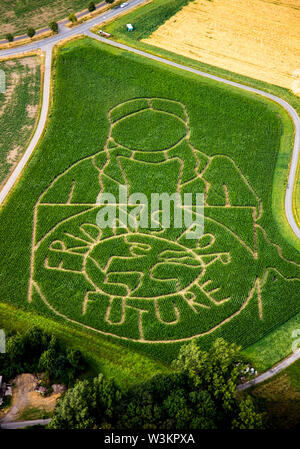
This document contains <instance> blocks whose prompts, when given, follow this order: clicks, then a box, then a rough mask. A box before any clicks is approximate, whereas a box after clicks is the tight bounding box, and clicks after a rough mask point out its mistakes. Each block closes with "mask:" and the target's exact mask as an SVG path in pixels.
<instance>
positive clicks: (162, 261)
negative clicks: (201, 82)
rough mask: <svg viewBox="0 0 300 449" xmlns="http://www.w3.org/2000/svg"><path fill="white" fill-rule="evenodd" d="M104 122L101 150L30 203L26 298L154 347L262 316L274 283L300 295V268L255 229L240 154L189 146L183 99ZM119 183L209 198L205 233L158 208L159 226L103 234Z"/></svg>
mask: <svg viewBox="0 0 300 449" xmlns="http://www.w3.org/2000/svg"><path fill="white" fill-rule="evenodd" d="M107 120H108V122H109V131H108V134H107V138H106V141H105V144H104V146H103V148H101V149H99V151H97V152H96V153H95V154H93V155H91V156H87V157H83V158H81V159H79V160H77V161H76V162H75V163H74V164H72V165H71V166H69V167H68V168H67V169H66V170H64V171H62V172H60V173H59V174H58V175H57V176H56V177H54V179H53V180H52V181H51V183H50V184H49V185H48V186H47V187H46V189H45V190H43V192H42V193H41V194H40V196H39V198H38V200H37V202H36V204H35V206H34V212H33V232H32V248H31V262H30V265H31V267H30V281H29V291H28V301H29V303H31V302H32V300H33V296H34V295H38V296H39V297H40V299H41V300H42V301H43V303H44V304H45V305H46V306H47V308H49V309H50V310H51V311H52V312H53V313H54V314H56V315H58V316H59V317H61V318H63V319H65V320H67V321H69V322H73V323H78V324H80V325H81V326H84V327H86V328H87V329H92V330H93V331H96V332H99V333H101V334H104V335H110V336H113V337H117V338H118V339H122V340H130V341H134V342H141V343H148V344H151V343H172V342H181V341H186V340H189V339H191V338H194V337H203V336H205V335H208V334H212V333H213V332H214V331H216V330H217V329H219V330H220V329H222V326H223V325H224V324H226V323H229V322H230V321H231V320H232V319H233V318H235V317H238V316H239V314H240V313H241V312H242V311H244V310H246V309H247V308H248V307H250V304H251V307H252V309H253V307H254V308H255V310H256V312H255V313H256V315H257V318H258V320H259V321H261V322H263V321H264V319H265V313H266V312H265V310H264V298H265V296H266V295H267V294H268V290H269V289H270V288H272V286H274V285H276V282H277V283H281V284H282V283H283V284H289V285H290V287H291V288H292V289H294V288H295V289H298V291H299V286H300V266H299V265H298V264H297V263H296V262H293V261H289V260H287V258H285V257H284V256H283V254H282V251H281V248H280V246H279V245H277V244H276V243H275V242H272V241H271V239H270V238H269V237H268V235H267V232H266V230H265V229H264V227H263V226H262V225H261V224H260V221H261V218H262V216H263V214H264V203H263V201H262V199H261V198H260V197H259V195H258V194H257V192H256V190H255V188H254V187H253V186H252V185H251V183H250V182H249V181H248V180H247V178H246V176H245V175H244V174H243V172H242V170H241V169H240V168H239V166H238V164H237V163H236V161H235V160H234V158H232V157H229V156H228V155H225V154H224V155H223V154H218V155H210V154H209V152H206V151H205V148H203V147H196V146H195V145H194V144H193V143H192V141H191V132H192V130H191V125H190V118H189V113H188V110H187V107H186V105H185V104H184V103H183V102H181V101H177V100H176V101H175V100H172V99H169V98H168V99H167V98H163V97H152V96H151V97H148V96H145V97H134V98H130V97H129V98H128V99H127V100H125V101H122V102H121V103H117V104H115V105H114V106H113V107H111V108H110V109H108V110H107ZM124 185H125V186H127V189H128V195H129V194H133V193H135V192H141V193H143V194H144V195H146V197H147V198H150V195H151V193H153V192H157V193H159V194H163V193H165V192H167V193H169V194H172V193H173V192H177V193H179V194H180V195H183V194H185V193H193V194H196V193H199V192H201V193H203V194H204V217H203V218H204V232H203V235H201V236H200V237H199V238H197V239H188V238H187V235H186V234H187V229H182V228H181V229H180V228H176V227H174V226H170V227H169V228H165V227H164V226H163V225H162V223H161V219H160V218H161V210H157V211H156V212H155V217H154V218H155V220H156V222H157V228H156V229H149V228H148V229H147V228H142V227H141V226H138V225H132V226H131V225H128V224H126V225H124V223H120V220H119V221H118V220H116V221H115V223H114V226H113V227H112V228H106V229H101V228H100V227H99V226H98V225H97V214H98V213H99V210H101V207H103V206H101V205H99V204H98V203H97V198H98V197H99V194H101V193H112V194H114V195H116V196H117V195H118V192H119V189H120V186H124ZM117 207H121V204H117ZM129 207H130V206H129ZM195 214H197V212H195ZM152 218H153V217H152ZM270 286H271V287H270ZM245 331H246V330H245Z"/></svg>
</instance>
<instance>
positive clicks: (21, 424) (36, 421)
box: [0, 419, 51, 430]
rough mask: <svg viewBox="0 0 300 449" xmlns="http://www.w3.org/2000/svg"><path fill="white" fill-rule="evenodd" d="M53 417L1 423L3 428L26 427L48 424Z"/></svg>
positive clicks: (0, 426)
mask: <svg viewBox="0 0 300 449" xmlns="http://www.w3.org/2000/svg"><path fill="white" fill-rule="evenodd" d="M50 421H51V419H34V420H33V421H19V422H8V423H3V424H0V428H1V429H3V430H4V429H24V427H29V426H39V425H40V426H47V424H49V423H50Z"/></svg>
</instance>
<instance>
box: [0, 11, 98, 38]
mask: <svg viewBox="0 0 300 449" xmlns="http://www.w3.org/2000/svg"><path fill="white" fill-rule="evenodd" d="M105 5H107V3H106V2H101V3H98V4H97V5H96V9H95V11H98V10H99V9H100V8H102V7H103V6H105ZM88 14H90V12H89V11H88V10H87V9H86V10H84V11H81V12H79V13H76V17H77V19H81V18H82V17H84V16H86V15H88ZM68 22H70V21H69V19H62V20H60V21H58V25H65V24H66V23H68ZM45 31H50V28H49V27H48V26H46V27H44V28H39V29H38V30H36V32H35V36H38V35H39V34H43V33H45ZM23 39H28V36H27V34H22V35H20V36H16V37H15V38H14V42H18V41H21V40H23ZM7 42H8V41H7V39H1V40H0V45H1V44H7Z"/></svg>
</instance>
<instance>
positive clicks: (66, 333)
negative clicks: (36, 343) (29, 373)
mask: <svg viewBox="0 0 300 449" xmlns="http://www.w3.org/2000/svg"><path fill="white" fill-rule="evenodd" d="M32 326H38V327H39V328H41V329H43V330H44V331H45V332H49V333H53V334H54V335H56V336H57V337H58V338H59V339H60V340H61V341H63V342H64V343H65V344H66V345H67V346H68V347H70V348H74V349H79V350H80V351H81V352H82V353H83V354H84V356H85V357H86V359H87V361H88V363H89V365H90V366H91V372H90V373H89V374H90V375H91V376H95V375H97V373H99V372H102V373H103V374H104V375H105V376H107V377H111V378H112V379H114V380H115V382H116V383H117V384H118V385H119V386H120V387H121V388H123V387H124V388H125V387H127V386H132V385H133V384H135V383H138V382H141V381H144V380H147V379H149V378H150V377H151V376H152V375H153V374H154V373H158V372H168V368H167V366H165V365H163V364H161V363H160V362H158V361H155V360H152V359H150V358H148V357H146V356H144V355H142V354H140V353H138V352H135V351H131V350H130V349H128V348H125V347H122V346H119V345H118V344H115V343H112V342H111V341H108V340H107V339H105V338H101V337H99V336H98V335H94V334H91V333H89V332H85V331H84V330H81V329H80V330H79V329H78V328H74V327H72V326H69V325H68V326H66V324H65V323H60V322H55V321H54V320H51V319H50V318H46V317H43V316H41V315H37V314H36V313H32V312H25V311H23V310H21V309H17V308H15V307H12V306H9V305H8V304H3V303H0V328H2V329H5V330H6V332H7V333H8V334H10V333H13V332H20V333H22V332H24V331H26V330H28V329H30V328H31V327H32Z"/></svg>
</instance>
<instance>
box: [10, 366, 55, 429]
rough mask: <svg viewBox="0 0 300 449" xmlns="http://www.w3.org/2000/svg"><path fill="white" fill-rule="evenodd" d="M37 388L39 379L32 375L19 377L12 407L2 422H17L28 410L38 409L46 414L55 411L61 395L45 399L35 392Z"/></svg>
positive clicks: (53, 395)
mask: <svg viewBox="0 0 300 449" xmlns="http://www.w3.org/2000/svg"><path fill="white" fill-rule="evenodd" d="M36 386H37V378H36V377H35V376H33V375H32V374H21V375H20V376H17V378H16V379H15V387H14V390H13V402H12V407H11V408H10V410H9V411H8V413H7V414H6V415H5V416H4V418H3V419H2V422H13V421H17V420H18V417H19V416H20V415H21V414H22V412H23V411H24V410H25V409H27V408H38V409H41V410H44V411H45V412H52V411H53V410H54V407H55V404H56V401H57V399H58V398H59V396H60V394H52V395H51V396H49V397H43V396H42V395H41V394H40V393H38V392H36V391H34V390H35V388H36Z"/></svg>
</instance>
